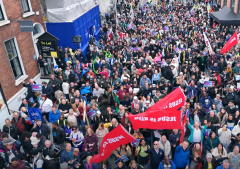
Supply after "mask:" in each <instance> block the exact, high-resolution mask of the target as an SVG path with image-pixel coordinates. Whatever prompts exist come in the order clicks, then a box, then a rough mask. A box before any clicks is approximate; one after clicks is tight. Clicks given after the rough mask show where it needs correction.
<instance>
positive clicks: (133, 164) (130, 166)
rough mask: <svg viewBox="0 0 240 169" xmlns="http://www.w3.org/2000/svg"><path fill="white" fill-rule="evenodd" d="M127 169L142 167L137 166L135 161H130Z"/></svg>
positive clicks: (140, 166) (140, 168)
mask: <svg viewBox="0 0 240 169" xmlns="http://www.w3.org/2000/svg"><path fill="white" fill-rule="evenodd" d="M128 169H143V166H142V165H140V164H137V162H136V161H135V160H132V161H131V162H130V164H129V167H128Z"/></svg>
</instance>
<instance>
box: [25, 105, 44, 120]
mask: <svg viewBox="0 0 240 169" xmlns="http://www.w3.org/2000/svg"><path fill="white" fill-rule="evenodd" d="M28 116H29V120H30V121H31V122H32V123H33V124H36V120H37V119H41V120H42V122H43V121H44V120H43V118H42V111H41V109H39V108H28Z"/></svg>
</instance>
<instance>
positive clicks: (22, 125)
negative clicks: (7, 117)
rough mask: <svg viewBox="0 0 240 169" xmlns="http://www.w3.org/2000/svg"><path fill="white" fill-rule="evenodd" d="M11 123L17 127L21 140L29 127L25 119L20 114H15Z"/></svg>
mask: <svg viewBox="0 0 240 169" xmlns="http://www.w3.org/2000/svg"><path fill="white" fill-rule="evenodd" d="M11 123H12V124H14V125H15V126H16V127H17V131H18V136H19V138H21V135H22V133H23V132H24V131H25V129H26V127H27V123H26V121H25V119H24V118H23V117H20V116H19V114H18V112H14V113H13V118H12V121H11Z"/></svg>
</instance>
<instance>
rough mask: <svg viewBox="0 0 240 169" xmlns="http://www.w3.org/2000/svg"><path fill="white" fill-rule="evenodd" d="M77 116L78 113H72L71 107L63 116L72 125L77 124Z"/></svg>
mask: <svg viewBox="0 0 240 169" xmlns="http://www.w3.org/2000/svg"><path fill="white" fill-rule="evenodd" d="M77 116H78V113H74V112H73V109H69V113H65V114H64V117H66V118H67V121H68V122H72V123H73V125H77Z"/></svg>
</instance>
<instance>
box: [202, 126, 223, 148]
mask: <svg viewBox="0 0 240 169" xmlns="http://www.w3.org/2000/svg"><path fill="white" fill-rule="evenodd" d="M219 143H220V140H219V138H218V136H217V135H216V133H215V132H213V131H211V132H210V134H209V137H208V138H207V139H206V141H205V142H204V147H205V148H206V149H207V150H208V151H210V152H212V151H213V149H214V148H216V147H217V146H218V144H219Z"/></svg>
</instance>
